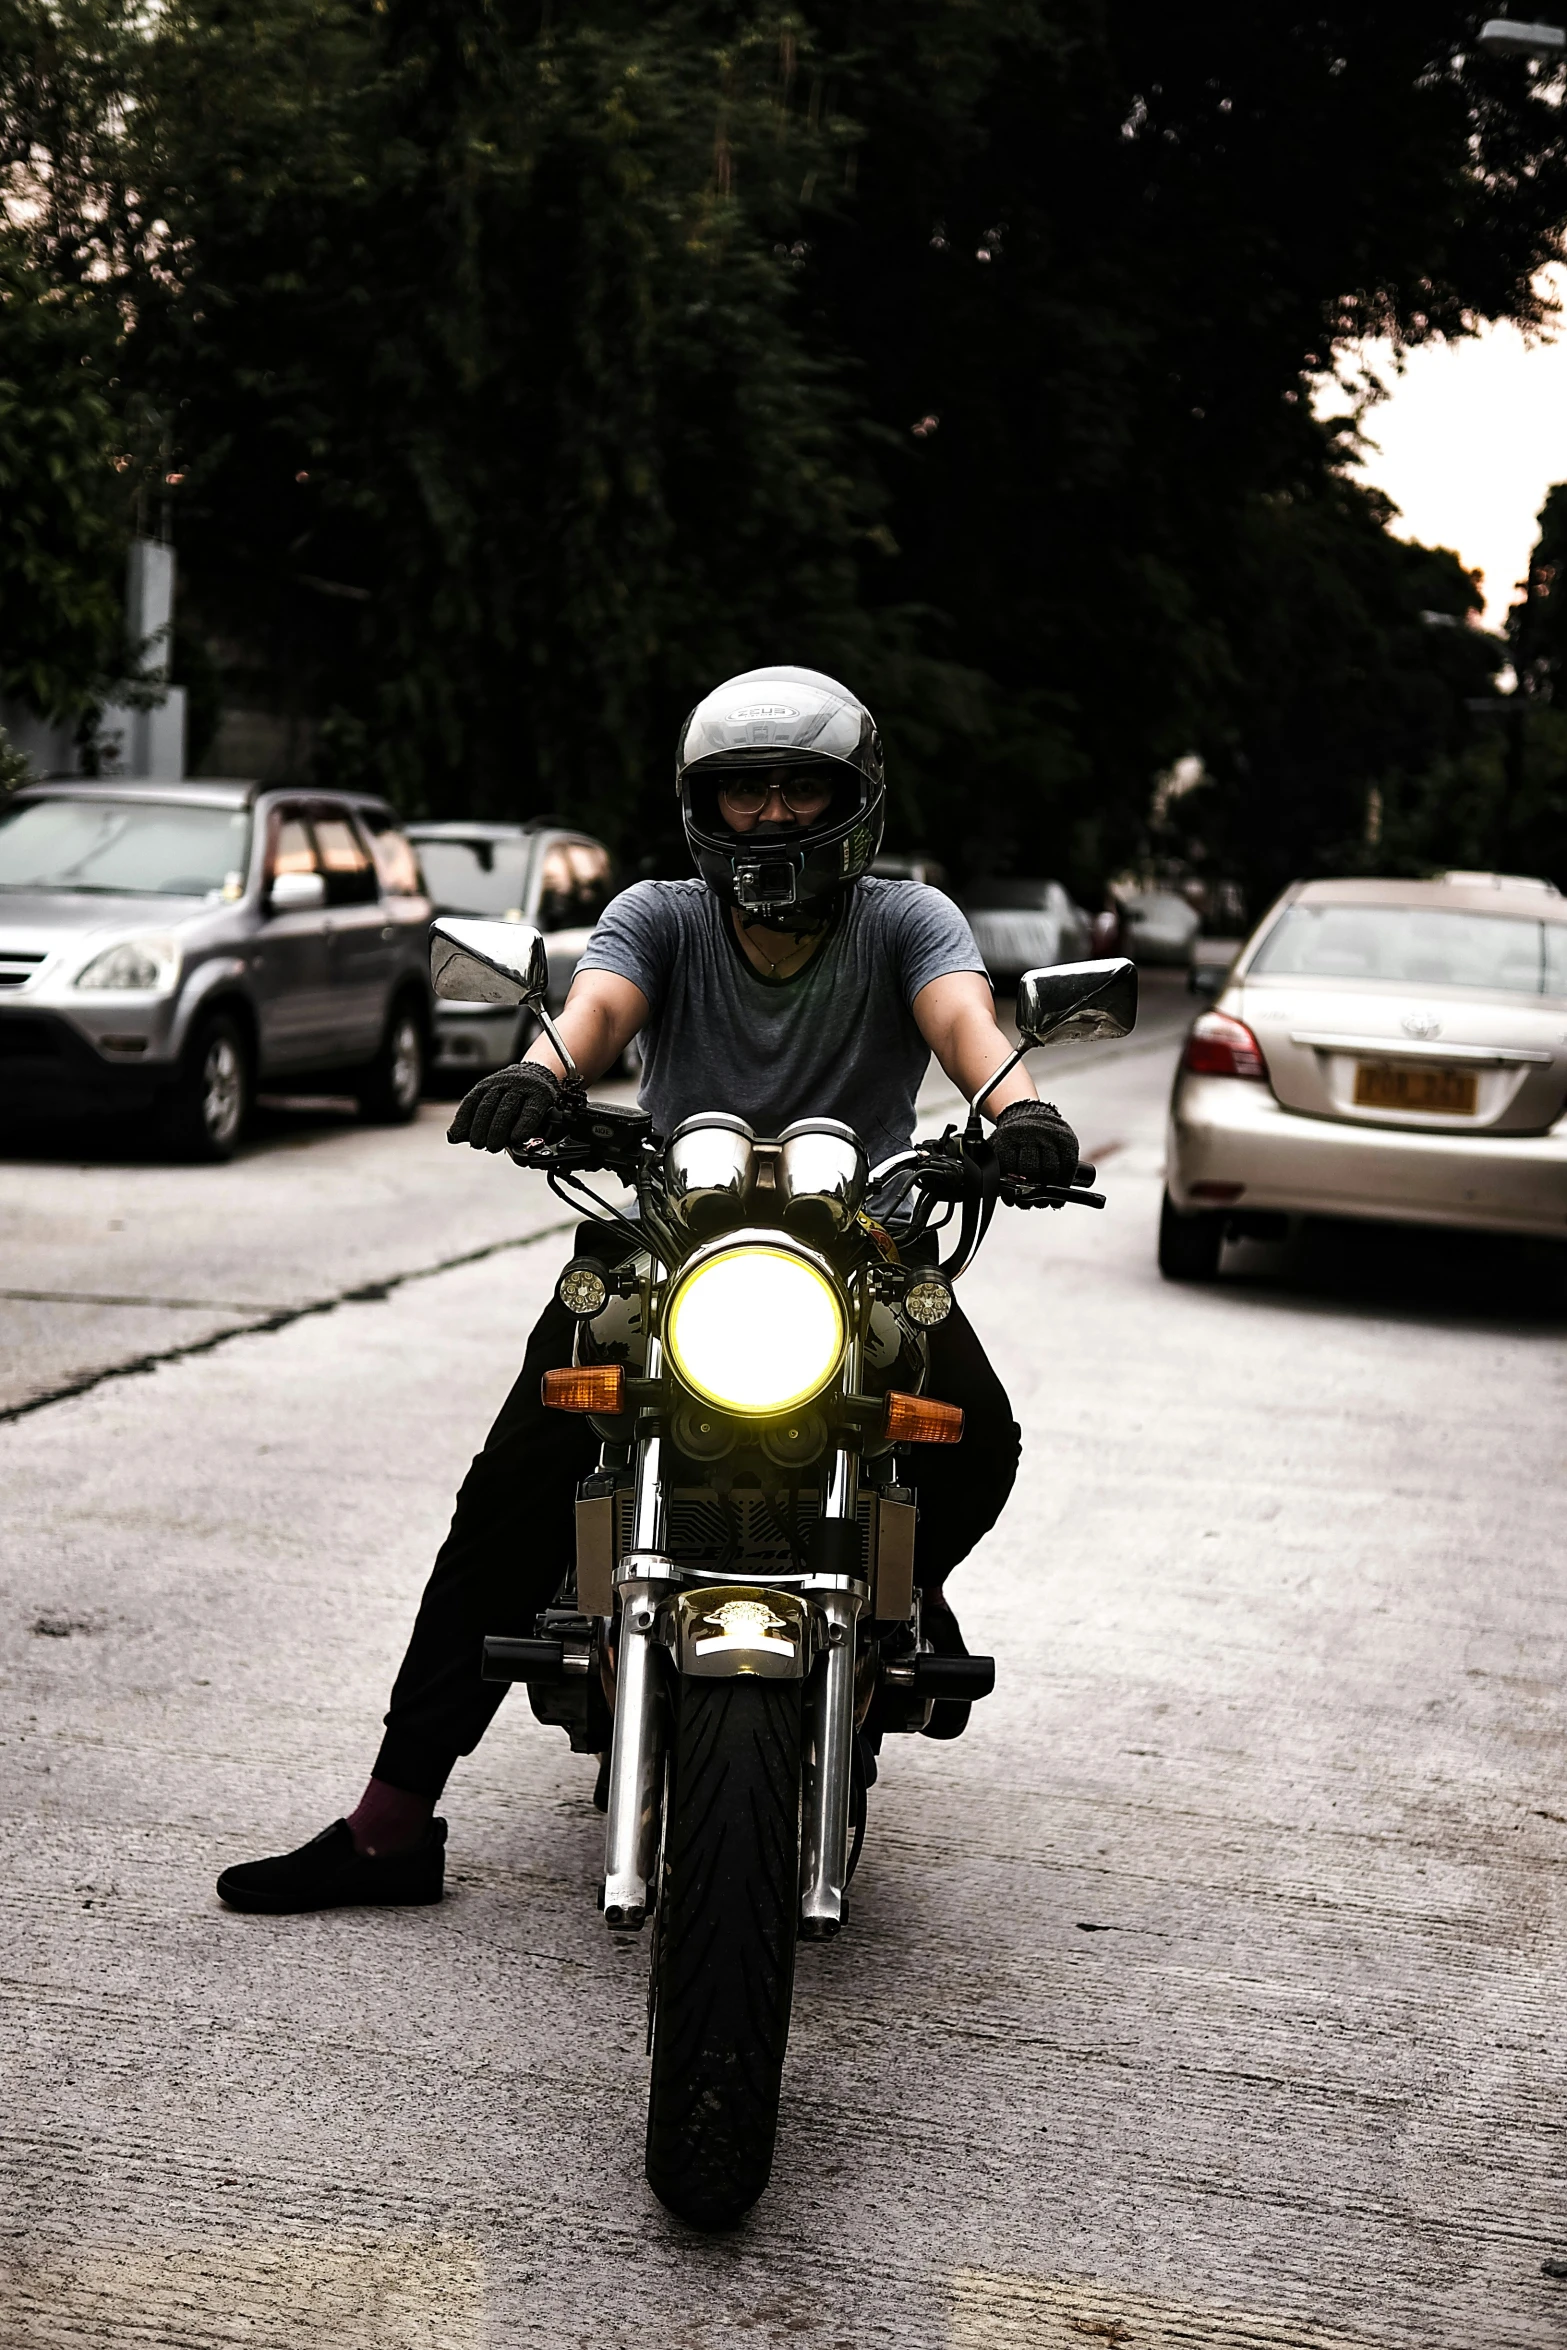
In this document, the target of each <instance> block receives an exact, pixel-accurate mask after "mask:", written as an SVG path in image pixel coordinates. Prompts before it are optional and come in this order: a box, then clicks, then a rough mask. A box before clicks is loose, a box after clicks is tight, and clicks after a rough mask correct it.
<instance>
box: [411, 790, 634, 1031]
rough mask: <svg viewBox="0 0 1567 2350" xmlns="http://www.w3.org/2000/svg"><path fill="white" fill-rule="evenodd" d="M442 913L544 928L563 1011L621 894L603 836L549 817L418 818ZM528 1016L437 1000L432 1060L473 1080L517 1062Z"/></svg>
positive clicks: (415, 833) (555, 996)
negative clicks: (507, 820) (581, 960)
mask: <svg viewBox="0 0 1567 2350" xmlns="http://www.w3.org/2000/svg"><path fill="white" fill-rule="evenodd" d="M408 836H409V838H410V840H412V841H413V843H414V844H415V846H416V848H417V849H418V852H419V858H420V862H421V864H422V865H423V868H424V877H425V885H426V887H427V888H428V890H429V892H430V897H431V900H432V901H433V904H434V907H435V910H436V912H437V913H438V914H480V915H484V916H485V917H487V918H488V919H489V920H490V921H501V922H531V923H532V924H533V925H534V927H535V928H536V929H538V930H542V931H543V933H544V944H545V947H546V949H547V951H548V954H549V961H550V1009H551V1011H559V1009H560V1007H561V1005H562V1004H563V1003H564V1002H565V1000H566V990H567V988H569V987H570V985H571V981H572V976H573V974H574V972H575V971H576V968H577V958H578V957H579V956H580V954H581V953H582V950H583V948H584V947H585V946H586V945H587V943H588V938H589V935H590V933H591V931H592V929H593V925H594V923H595V922H596V921H597V920H598V918H599V916H600V914H602V913H603V911H604V908H605V907H606V906H607V905H608V903H609V901H610V899H611V898H612V897H613V896H614V894H615V889H616V881H615V870H614V865H613V863H612V861H611V858H610V854H609V851H608V849H606V848H605V846H604V844H603V842H602V841H597V840H592V839H590V838H589V837H588V835H587V834H586V833H582V832H570V831H566V830H563V829H562V828H560V827H559V826H556V825H549V824H479V823H468V822H462V823H453V824H411V825H410V826H409V828H408ZM533 1029H534V1023H533V1021H532V1017H531V1015H530V1014H528V1013H522V1014H519V1013H517V1012H516V1011H514V1010H512V1009H511V1008H510V1007H508V1006H505V1005H501V1006H497V1005H494V1004H455V1003H448V1002H446V1001H445V1000H444V999H442V1000H440V1001H438V1002H437V1004H436V1007H435V1066H436V1068H437V1069H439V1070H442V1071H444V1072H447V1073H456V1074H458V1075H461V1076H465V1077H468V1078H475V1077H481V1076H483V1074H484V1072H485V1071H486V1070H487V1069H499V1068H501V1067H503V1066H504V1064H505V1063H506V1062H507V1061H514V1060H516V1058H517V1056H518V1054H519V1053H521V1052H522V1051H523V1049H524V1048H525V1047H526V1045H527V1043H528V1041H529V1039H530V1038H531V1036H532V1034H533Z"/></svg>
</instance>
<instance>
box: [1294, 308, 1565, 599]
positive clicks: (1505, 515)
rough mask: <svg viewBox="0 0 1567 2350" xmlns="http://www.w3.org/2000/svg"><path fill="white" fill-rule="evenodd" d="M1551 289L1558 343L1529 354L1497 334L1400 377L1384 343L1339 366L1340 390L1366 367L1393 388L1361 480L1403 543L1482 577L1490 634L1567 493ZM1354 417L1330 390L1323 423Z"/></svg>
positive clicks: (1373, 416)
mask: <svg viewBox="0 0 1567 2350" xmlns="http://www.w3.org/2000/svg"><path fill="white" fill-rule="evenodd" d="M1546 282H1547V283H1548V285H1549V286H1550V288H1551V291H1552V292H1553V294H1554V295H1555V298H1556V300H1557V301H1558V302H1559V303H1561V305H1562V310H1563V317H1562V320H1561V323H1560V325H1559V326H1558V327H1557V329H1556V330H1555V331H1556V333H1557V335H1558V337H1559V339H1558V340H1556V341H1554V342H1548V343H1545V342H1537V343H1532V344H1531V343H1526V342H1525V341H1524V338H1523V336H1522V335H1521V334H1520V333H1519V332H1518V330H1517V328H1516V327H1511V326H1491V327H1486V328H1484V329H1482V331H1481V332H1480V334H1478V335H1477V336H1475V337H1474V338H1473V339H1472V340H1471V341H1468V342H1463V343H1434V344H1431V345H1428V346H1427V347H1426V348H1424V349H1421V350H1418V351H1411V352H1410V353H1409V354H1408V355H1407V357H1406V359H1405V361H1404V372H1403V374H1402V375H1401V376H1400V375H1396V374H1395V373H1394V362H1393V355H1392V351H1391V349H1390V348H1389V347H1388V345H1386V344H1381V343H1368V344H1365V345H1363V346H1361V348H1360V350H1359V351H1358V352H1354V351H1352V352H1349V353H1346V354H1345V355H1344V357H1343V358H1341V360H1340V364H1339V373H1340V377H1341V379H1344V380H1348V378H1349V377H1350V376H1351V375H1352V373H1353V371H1354V368H1355V365H1356V362H1357V360H1358V361H1359V362H1360V363H1361V364H1363V365H1366V366H1368V367H1369V368H1370V369H1371V371H1372V372H1373V373H1374V374H1376V375H1378V376H1380V377H1381V379H1382V381H1383V382H1384V383H1386V384H1388V385H1389V386H1390V387H1391V389H1390V393H1389V397H1388V398H1387V399H1386V400H1384V401H1382V402H1381V403H1380V405H1378V406H1376V407H1374V408H1371V409H1370V410H1368V412H1367V414H1366V418H1365V425H1364V430H1365V433H1366V437H1367V440H1368V441H1369V442H1371V443H1374V444H1375V445H1374V446H1372V447H1368V448H1367V450H1366V453H1365V457H1364V459H1363V462H1362V465H1361V468H1360V470H1361V472H1362V473H1363V474H1364V476H1365V478H1366V479H1367V480H1368V481H1371V482H1374V483H1375V485H1376V487H1377V488H1378V489H1380V490H1385V491H1386V492H1387V494H1388V496H1389V497H1390V498H1391V499H1392V500H1393V503H1394V504H1395V505H1396V506H1397V507H1398V508H1399V511H1400V520H1399V521H1398V522H1397V523H1395V525H1394V528H1395V529H1396V530H1397V532H1398V535H1399V536H1400V538H1411V539H1421V540H1423V541H1424V542H1425V544H1426V545H1427V546H1433V547H1451V548H1452V549H1453V550H1454V551H1455V553H1456V554H1458V556H1459V557H1460V558H1461V559H1462V561H1463V563H1464V565H1465V566H1466V568H1467V569H1469V570H1471V571H1479V572H1482V573H1483V574H1484V578H1483V580H1482V583H1481V584H1482V587H1483V589H1484V593H1485V617H1486V621H1487V623H1488V625H1489V626H1491V627H1492V628H1497V627H1500V625H1501V623H1502V622H1503V621H1504V620H1505V619H1506V617H1507V608H1508V606H1509V605H1510V604H1511V603H1512V601H1513V598H1514V591H1515V588H1516V585H1517V583H1518V582H1519V581H1521V580H1522V579H1523V577H1524V574H1525V572H1526V571H1527V570H1528V567H1529V553H1530V549H1531V548H1532V547H1533V545H1534V538H1535V520H1536V517H1537V516H1538V514H1539V511H1540V508H1541V506H1542V505H1543V504H1544V502H1545V493H1546V491H1547V490H1548V489H1549V488H1550V486H1551V484H1552V483H1553V482H1558V481H1567V269H1553V270H1549V271H1547V272H1546ZM1352 405H1353V403H1352V402H1351V401H1349V400H1347V399H1346V398H1345V396H1344V394H1343V392H1342V391H1341V390H1339V389H1338V388H1337V387H1336V386H1334V385H1333V384H1332V383H1329V384H1327V385H1325V386H1324V388H1323V390H1322V392H1321V393H1320V394H1319V397H1318V407H1319V409H1320V411H1321V412H1322V413H1323V414H1326V415H1333V414H1339V413H1342V412H1343V411H1344V410H1345V409H1346V408H1348V407H1350V406H1352Z"/></svg>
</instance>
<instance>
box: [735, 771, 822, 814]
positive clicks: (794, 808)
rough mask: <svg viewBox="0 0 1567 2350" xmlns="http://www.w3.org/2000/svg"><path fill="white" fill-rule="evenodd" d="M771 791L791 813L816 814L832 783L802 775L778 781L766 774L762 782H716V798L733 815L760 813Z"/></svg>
mask: <svg viewBox="0 0 1567 2350" xmlns="http://www.w3.org/2000/svg"><path fill="white" fill-rule="evenodd" d="M774 792H777V794H778V795H779V797H780V798H781V800H782V801H783V804H784V806H785V807H786V808H787V809H788V811H789V813H790V815H791V816H818V815H820V813H821V811H822V810H823V808H825V807H826V805H827V803H828V801H829V800H830V799H831V798H832V785H831V784H830V783H822V782H820V781H819V780H818V779H817V778H815V777H807V776H803V775H802V776H801V777H800V778H799V780H798V781H797V782H794V783H780V782H779V781H778V779H777V778H776V777H775V776H770V777H769V778H768V780H767V782H766V783H725V784H721V785H720V786H719V798H720V799H721V800H722V801H723V802H724V804H725V806H726V807H727V808H729V809H730V811H731V812H732V813H733V814H734V815H736V816H760V814H761V813H762V810H763V809H764V808H765V807H766V805H767V803H768V801H769V800H770V799H771V798H772V796H773V794H774Z"/></svg>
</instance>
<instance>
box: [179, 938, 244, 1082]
mask: <svg viewBox="0 0 1567 2350" xmlns="http://www.w3.org/2000/svg"><path fill="white" fill-rule="evenodd" d="M249 980H250V973H249V966H248V965H247V963H246V961H245V958H244V956H243V955H234V954H222V955H208V956H207V957H206V959H205V961H203V962H200V963H198V964H197V965H196V968H195V969H194V970H193V971H189V972H187V973H186V975H185V977H184V979H183V981H182V982H181V985H180V992H179V996H178V999H177V1001H176V1003H175V1007H174V1019H173V1023H172V1025H171V1027H170V1030H169V1048H170V1053H171V1055H172V1057H173V1058H174V1059H175V1060H178V1059H179V1057H180V1055H181V1054H182V1053H183V1052H184V1050H185V1045H186V1042H187V1040H188V1038H189V1036H190V1032H191V1029H192V1027H193V1025H194V1024H195V1022H196V1020H197V1018H198V1017H199V1016H200V1014H201V1013H202V1011H204V1010H205V1008H206V1006H207V1005H208V1004H209V1003H210V1002H211V1000H212V998H213V996H214V995H217V994H219V993H222V994H226V995H231V996H232V995H238V996H239V997H240V998H241V999H242V1000H243V1002H244V1006H245V1010H246V1012H247V1013H248V1015H249V1018H250V1024H251V1029H252V1032H254V1030H255V1026H256V1007H255V1004H254V1002H253V1001H252V999H251V993H250V984H249Z"/></svg>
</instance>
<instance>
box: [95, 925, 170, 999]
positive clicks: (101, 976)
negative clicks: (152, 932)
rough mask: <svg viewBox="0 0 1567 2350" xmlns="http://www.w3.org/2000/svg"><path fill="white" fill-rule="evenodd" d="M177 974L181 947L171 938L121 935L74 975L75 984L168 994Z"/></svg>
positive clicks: (144, 993)
mask: <svg viewBox="0 0 1567 2350" xmlns="http://www.w3.org/2000/svg"><path fill="white" fill-rule="evenodd" d="M179 975H180V950H179V948H178V946H177V945H176V944H175V942H174V940H173V939H172V938H122V939H121V940H120V942H119V944H118V945H117V946H112V947H105V948H104V950H103V952H102V953H101V954H98V955H94V957H93V959H92V961H91V962H90V963H89V964H87V965H86V967H85V969H83V970H81V971H79V972H78V973H77V975H76V979H75V982H74V984H75V985H76V986H77V987H92V988H134V989H135V990H136V992H137V993H138V994H139V995H168V994H170V993H171V992H172V990H173V988H174V984H175V981H176V980H177V979H178V978H179Z"/></svg>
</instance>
